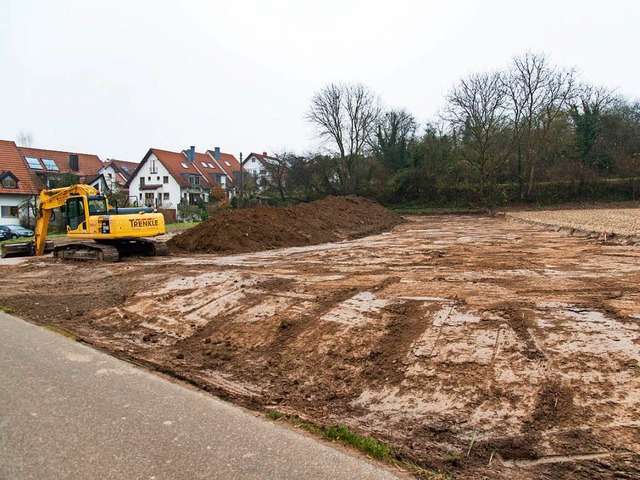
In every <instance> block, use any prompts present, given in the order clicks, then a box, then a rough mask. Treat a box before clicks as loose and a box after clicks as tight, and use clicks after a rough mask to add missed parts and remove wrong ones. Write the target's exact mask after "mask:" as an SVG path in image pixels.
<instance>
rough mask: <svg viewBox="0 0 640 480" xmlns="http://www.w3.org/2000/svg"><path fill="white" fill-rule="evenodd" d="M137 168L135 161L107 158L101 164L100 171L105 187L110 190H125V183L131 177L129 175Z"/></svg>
mask: <svg viewBox="0 0 640 480" xmlns="http://www.w3.org/2000/svg"><path fill="white" fill-rule="evenodd" d="M136 168H138V164H137V163H135V162H126V161H124V160H115V159H112V158H111V159H107V161H105V162H104V163H103V164H102V168H101V169H100V172H99V173H101V174H102V175H103V176H104V178H105V182H106V185H107V188H108V189H109V190H111V191H112V192H113V191H115V190H120V191H123V192H127V188H126V187H125V185H126V184H127V182H128V181H129V179H130V178H131V175H132V174H133V172H134V171H135V169H136Z"/></svg>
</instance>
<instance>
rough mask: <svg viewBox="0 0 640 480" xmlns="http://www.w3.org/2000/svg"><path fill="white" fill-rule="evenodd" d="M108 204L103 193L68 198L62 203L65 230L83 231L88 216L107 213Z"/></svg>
mask: <svg viewBox="0 0 640 480" xmlns="http://www.w3.org/2000/svg"><path fill="white" fill-rule="evenodd" d="M108 214H109V206H108V204H107V199H106V198H105V197H104V195H87V196H79V197H71V198H68V199H67V201H66V202H65V205H64V218H65V224H66V226H67V231H72V232H75V233H85V232H86V231H87V221H88V217H91V216H94V215H108Z"/></svg>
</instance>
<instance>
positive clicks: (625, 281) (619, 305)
mask: <svg viewBox="0 0 640 480" xmlns="http://www.w3.org/2000/svg"><path fill="white" fill-rule="evenodd" d="M406 218H407V222H406V223H404V224H401V225H399V226H396V227H395V228H394V229H393V230H392V231H391V232H390V233H387V234H379V235H375V236H369V237H365V238H361V239H358V240H351V241H344V242H339V243H328V244H322V245H317V246H307V247H295V248H288V249H279V250H270V251H264V252H257V253H249V254H241V255H229V256H221V255H205V254H201V255H190V256H187V255H175V256H172V257H164V258H160V257H158V258H152V259H127V260H125V261H123V262H121V263H118V264H109V265H100V266H96V265H93V264H82V263H71V264H69V263H59V262H56V261H54V260H53V259H47V258H45V259H44V260H40V259H31V260H29V261H28V262H27V263H26V264H23V265H19V266H3V267H0V278H1V279H0V303H1V304H2V305H4V306H7V307H10V308H12V309H14V310H15V311H16V312H17V313H18V314H20V315H22V316H25V317H29V318H31V319H33V320H34V321H36V322H39V323H42V324H53V325H58V326H60V327H62V328H64V329H66V330H69V331H71V332H73V333H75V334H76V335H78V336H79V337H81V338H82V339H83V340H84V341H86V342H88V343H91V344H93V345H97V346H99V347H101V348H104V349H107V350H109V351H112V352H114V353H115V354H116V355H119V356H122V357H128V358H134V359H137V360H138V361H141V362H143V363H145V364H147V365H150V366H154V367H155V368H158V369H160V370H162V371H168V372H172V373H174V374H175V375H178V376H180V377H182V378H186V379H189V380H190V381H192V382H194V383H196V384H198V385H200V386H202V387H203V388H205V389H207V390H209V391H212V392H214V393H216V394H219V395H221V396H223V397H225V398H228V399H231V400H233V401H235V402H237V403H240V404H243V405H247V406H250V407H253V408H258V409H267V408H275V409H278V410H280V411H282V412H285V413H290V414H298V415H300V416H302V417H303V418H306V419H311V420H313V421H316V422H318V423H321V424H338V423H341V424H347V425H349V426H351V427H352V428H354V429H356V430H358V431H360V432H363V433H365V434H370V435H373V436H375V437H377V438H380V439H383V440H385V441H387V442H389V443H390V444H392V445H394V446H395V447H396V448H397V449H398V451H399V452H401V454H402V455H403V456H404V457H405V458H409V459H412V460H413V461H415V462H417V463H419V464H420V465H422V466H423V467H425V468H429V469H433V470H438V471H441V472H444V473H446V474H448V475H449V476H451V477H452V478H491V479H494V478H498V479H500V478H502V479H538V478H548V479H557V478H572V479H573V478H585V479H587V478H588V479H594V478H595V479H598V478H607V479H609V478H640V413H639V411H640V408H639V407H640V363H639V361H640V289H639V287H638V285H640V249H639V247H634V246H632V245H611V244H605V243H603V242H602V241H601V240H598V239H589V238H585V237H577V236H569V235H566V234H564V233H563V232H554V231H550V230H549V229H548V228H546V227H543V226H538V225H534V224H528V223H520V222H514V221H508V220H506V219H504V218H495V217H494V218H491V217H480V216H439V217H418V216H413V217H406Z"/></svg>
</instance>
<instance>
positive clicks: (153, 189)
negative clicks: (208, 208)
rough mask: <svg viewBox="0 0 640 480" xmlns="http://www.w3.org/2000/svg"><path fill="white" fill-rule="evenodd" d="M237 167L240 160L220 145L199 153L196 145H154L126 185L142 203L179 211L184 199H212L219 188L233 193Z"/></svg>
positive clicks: (188, 201) (186, 201)
mask: <svg viewBox="0 0 640 480" xmlns="http://www.w3.org/2000/svg"><path fill="white" fill-rule="evenodd" d="M216 157H217V158H216ZM234 165H235V166H234ZM225 167H226V168H225ZM234 168H237V169H240V163H239V162H238V161H237V160H236V159H235V157H233V155H230V154H225V153H221V152H220V150H219V149H218V148H216V149H215V150H212V151H207V152H206V153H200V152H196V151H195V148H194V147H191V148H190V149H188V150H183V151H181V152H171V151H168V150H161V149H158V148H151V149H150V150H149V151H148V152H147V154H146V155H145V156H144V157H143V159H142V161H141V162H140V164H139V165H138V166H137V168H136V169H135V171H134V172H133V173H132V175H131V178H130V179H129V181H128V182H127V184H126V186H127V187H128V188H129V196H130V198H131V199H134V198H135V199H136V200H137V202H138V205H145V206H153V207H161V208H166V209H174V210H176V211H177V208H178V205H179V204H180V203H181V202H182V203H183V204H188V205H198V204H200V203H201V202H208V201H209V198H210V196H211V195H212V194H213V193H215V190H216V189H218V190H219V191H221V192H223V194H224V195H227V196H228V195H231V194H232V191H233V188H234V186H235V184H234V182H233V179H231V178H230V173H229V171H232V170H233V169H234Z"/></svg>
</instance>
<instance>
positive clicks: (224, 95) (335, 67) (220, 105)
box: [0, 0, 640, 161]
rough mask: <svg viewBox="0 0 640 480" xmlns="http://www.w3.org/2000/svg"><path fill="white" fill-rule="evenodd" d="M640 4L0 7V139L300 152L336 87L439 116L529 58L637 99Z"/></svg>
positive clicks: (130, 0) (124, 149) (351, 1)
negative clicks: (318, 106)
mask: <svg viewBox="0 0 640 480" xmlns="http://www.w3.org/2000/svg"><path fill="white" fill-rule="evenodd" d="M638 21H640V2H639V1H637V0H628V1H623V0H618V1H616V0H610V1H607V2H605V1H603V0H597V1H596V0H572V1H569V0H567V1H563V0H554V1H547V0H537V1H532V2H520V1H513V0H511V1H491V0H485V1H472V0H468V1H466V0H465V1H463V0H448V1H445V2H441V1H439V2H429V1H411V0H395V1H388V0H387V1H377V0H376V1H372V0H370V1H355V0H337V1H336V0H322V1H315V2H304V1H294V0H291V1H289V0H277V1H273V0H272V1H259V0H254V1H249V0H247V1H243V0H236V1H226V0H225V1H202V2H190V1H184V0H182V1H169V2H164V1H158V0H155V1H140V0H126V1H118V0H115V1H114V0H111V1H92V0H76V1H71V0H64V1H62V0H60V1H54V0H50V1H31V0H0V139H6V140H15V139H16V138H17V136H18V134H19V132H21V131H22V132H29V133H31V135H32V137H33V140H34V142H33V146H36V147H41V148H51V149H59V150H71V151H77V152H86V153H96V154H98V155H99V156H100V157H101V158H102V159H106V158H119V159H123V160H132V161H140V160H141V159H142V157H143V155H144V154H145V153H146V151H147V150H148V149H149V148H150V147H157V148H164V149H167V150H174V151H179V150H181V149H184V148H187V147H188V146H189V145H195V146H196V149H197V150H198V151H204V150H206V149H212V148H213V147H215V146H219V147H221V149H222V151H224V152H229V153H233V154H235V155H236V156H238V154H239V152H243V153H244V155H245V156H246V155H247V154H248V153H249V152H251V151H256V152H262V151H265V150H266V151H268V152H270V153H271V152H274V151H282V150H285V149H286V150H290V151H291V150H293V151H296V152H299V153H302V152H305V151H307V150H309V149H311V148H313V147H315V146H317V141H316V140H315V139H314V135H313V130H312V128H311V127H310V126H309V125H307V124H306V123H305V121H304V112H305V111H306V110H307V109H308V106H309V102H310V100H311V97H312V95H313V94H314V92H316V91H317V90H319V89H320V88H322V87H323V86H324V85H326V84H327V83H329V82H362V83H364V84H366V85H368V86H369V87H370V88H371V89H372V90H374V91H375V92H377V93H378V94H379V95H380V97H381V99H382V101H383V102H384V104H385V105H386V106H389V107H405V108H406V109H408V110H409V111H410V112H411V113H413V114H414V115H415V116H416V117H417V118H418V119H419V120H420V121H421V122H425V121H427V120H429V119H432V118H434V117H435V116H436V115H437V113H438V110H439V109H440V108H441V107H442V105H443V96H444V95H445V94H446V92H447V91H448V90H449V89H450V88H451V87H452V86H453V85H454V84H455V83H456V82H457V81H458V80H459V79H460V78H462V77H464V76H466V75H468V74H470V73H474V72H479V71H483V70H494V69H500V68H503V67H505V66H506V65H507V64H508V63H509V61H510V59H511V58H512V57H513V56H514V55H517V54H521V53H524V52H525V51H527V50H530V51H533V52H544V53H546V54H548V55H549V57H550V59H551V61H552V62H553V63H555V64H557V65H560V66H564V67H576V68H577V69H578V70H579V72H580V73H581V78H582V79H584V80H585V81H589V82H591V83H594V84H597V85H604V86H607V87H611V88H615V89H617V91H618V92H619V93H621V94H623V95H626V96H627V97H629V98H634V99H635V98H638V96H639V90H640V88H639V80H640V61H639V60H638V51H639V47H640V34H639V33H638V30H637V28H638Z"/></svg>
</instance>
